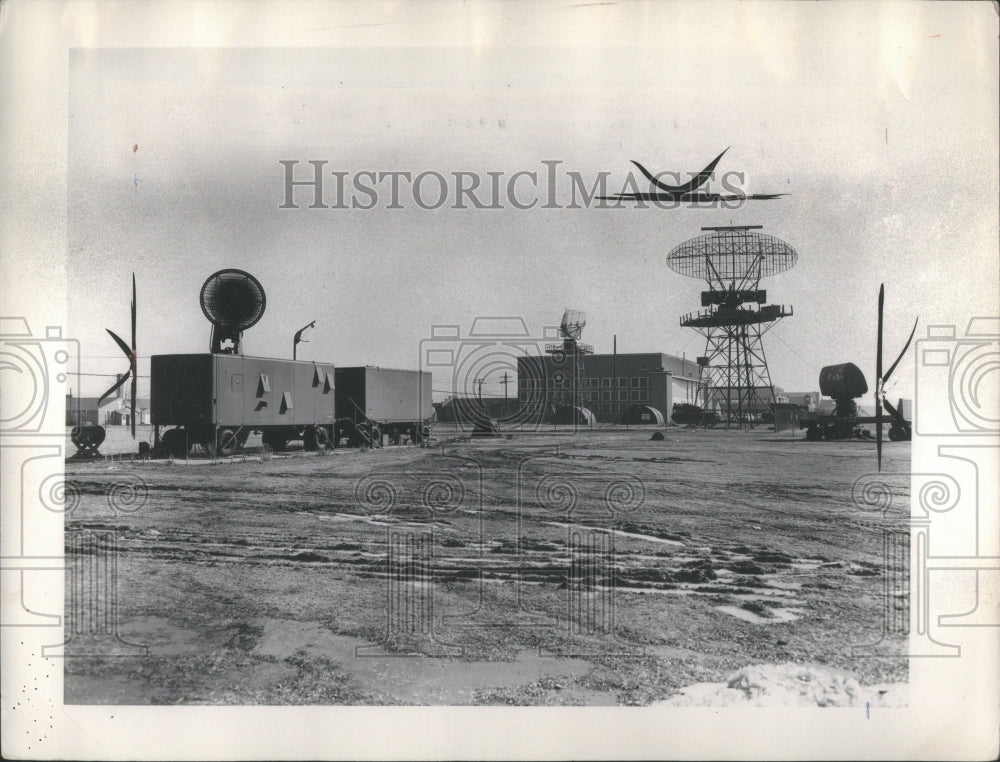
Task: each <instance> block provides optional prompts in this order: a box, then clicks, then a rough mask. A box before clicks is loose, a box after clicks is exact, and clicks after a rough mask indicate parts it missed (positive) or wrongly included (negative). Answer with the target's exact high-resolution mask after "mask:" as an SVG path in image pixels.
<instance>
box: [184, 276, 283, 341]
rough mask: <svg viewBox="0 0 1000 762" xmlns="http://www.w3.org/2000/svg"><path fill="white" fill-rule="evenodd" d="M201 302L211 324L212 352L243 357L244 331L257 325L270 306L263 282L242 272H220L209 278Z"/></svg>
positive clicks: (202, 292) (200, 297) (201, 295)
mask: <svg viewBox="0 0 1000 762" xmlns="http://www.w3.org/2000/svg"><path fill="white" fill-rule="evenodd" d="M199 300H200V302H201V311H202V312H203V313H205V317H207V318H208V320H209V322H210V323H211V324H212V341H211V351H212V353H213V354H234V355H235V354H242V352H241V350H240V342H241V340H242V338H243V332H244V331H245V330H246V329H247V328H250V327H252V326H254V325H256V324H257V321H258V320H260V319H261V318H262V317H263V316H264V308H265V307H266V306H267V297H266V296H265V294H264V287H263V286H262V285H260V281H259V280H257V279H256V278H255V277H253V276H252V275H251V274H250V273H248V272H244V271H243V270H234V269H227V270H219V271H218V272H216V273H213V274H212V275H210V276H208V279H207V280H206V281H205V283H204V285H202V287H201V294H200V296H199Z"/></svg>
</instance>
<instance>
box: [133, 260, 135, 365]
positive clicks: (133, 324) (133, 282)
mask: <svg viewBox="0 0 1000 762" xmlns="http://www.w3.org/2000/svg"><path fill="white" fill-rule="evenodd" d="M132 351H133V352H135V273H132Z"/></svg>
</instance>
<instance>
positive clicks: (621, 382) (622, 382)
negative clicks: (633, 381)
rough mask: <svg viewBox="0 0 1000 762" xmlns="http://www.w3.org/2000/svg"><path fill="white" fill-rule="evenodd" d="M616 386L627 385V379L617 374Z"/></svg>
mask: <svg viewBox="0 0 1000 762" xmlns="http://www.w3.org/2000/svg"><path fill="white" fill-rule="evenodd" d="M618 386H619V387H621V386H628V379H627V378H625V376H618Z"/></svg>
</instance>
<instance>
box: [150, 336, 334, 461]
mask: <svg viewBox="0 0 1000 762" xmlns="http://www.w3.org/2000/svg"><path fill="white" fill-rule="evenodd" d="M334 373H335V368H334V366H333V365H332V364H331V363H319V362H307V361H295V360H278V359H272V358H265V357H247V356H244V355H240V354H219V353H212V354H189V355H153V357H152V358H151V360H150V389H151V391H150V397H151V408H152V409H151V413H152V423H153V425H154V427H155V428H154V432H155V433H154V437H155V440H154V448H162V449H163V450H165V451H167V452H168V453H171V454H173V455H175V456H179V455H183V454H186V453H187V451H188V449H189V448H190V447H191V446H192V445H195V444H199V445H202V446H204V447H206V448H212V449H213V451H215V452H217V453H219V454H221V455H231V454H232V453H233V452H234V451H235V450H236V448H237V447H242V446H243V444H245V442H246V440H247V438H248V437H249V436H250V434H251V433H253V432H258V433H260V434H261V437H262V440H263V442H264V444H265V445H268V446H269V447H270V448H271V449H273V450H281V449H283V448H284V447H285V445H286V444H288V442H289V441H291V440H293V439H301V440H303V442H304V445H305V448H306V449H307V450H320V449H326V448H328V447H332V446H333V444H334V420H335V410H336V408H335V397H336V394H335V390H334V389H335V377H334ZM162 426H168V427H169V426H172V427H174V428H169V429H167V431H165V432H164V434H163V437H162V439H161V437H160V427H162Z"/></svg>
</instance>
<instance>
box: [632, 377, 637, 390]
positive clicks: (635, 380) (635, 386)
mask: <svg viewBox="0 0 1000 762" xmlns="http://www.w3.org/2000/svg"><path fill="white" fill-rule="evenodd" d="M632 388H633V389H638V388H639V377H638V376H632Z"/></svg>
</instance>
